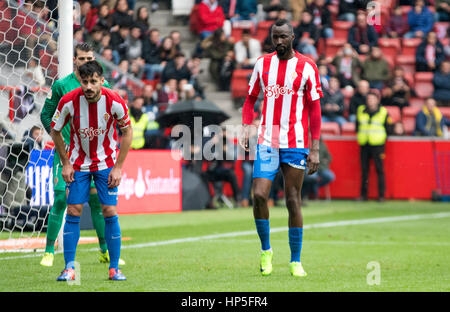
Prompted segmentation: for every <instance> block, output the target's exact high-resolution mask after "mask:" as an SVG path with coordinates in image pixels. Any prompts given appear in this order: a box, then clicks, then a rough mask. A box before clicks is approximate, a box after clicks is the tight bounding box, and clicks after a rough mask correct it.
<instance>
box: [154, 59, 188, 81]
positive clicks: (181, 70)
mask: <svg viewBox="0 0 450 312" xmlns="http://www.w3.org/2000/svg"><path fill="white" fill-rule="evenodd" d="M190 78H191V71H190V70H189V68H188V66H187V62H186V56H185V55H184V53H182V52H178V53H177V54H176V55H175V58H174V59H173V60H171V61H169V62H168V63H167V65H166V67H164V70H163V72H162V75H161V82H162V83H165V82H166V81H167V80H169V79H175V80H176V81H177V82H178V83H180V81H181V80H186V81H189V80H190Z"/></svg>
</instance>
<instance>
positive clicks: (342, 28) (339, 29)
mask: <svg viewBox="0 0 450 312" xmlns="http://www.w3.org/2000/svg"><path fill="white" fill-rule="evenodd" d="M353 24H354V23H353V22H347V21H335V22H334V23H333V32H334V38H336V39H345V40H347V38H348V31H349V29H350V28H351V27H352V26H353Z"/></svg>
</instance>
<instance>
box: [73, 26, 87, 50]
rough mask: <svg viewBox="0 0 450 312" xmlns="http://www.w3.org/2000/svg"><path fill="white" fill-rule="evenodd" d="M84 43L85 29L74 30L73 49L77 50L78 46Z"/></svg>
mask: <svg viewBox="0 0 450 312" xmlns="http://www.w3.org/2000/svg"><path fill="white" fill-rule="evenodd" d="M81 43H84V38H83V28H77V29H74V30H73V47H74V48H75V47H76V46H77V45H78V44H81Z"/></svg>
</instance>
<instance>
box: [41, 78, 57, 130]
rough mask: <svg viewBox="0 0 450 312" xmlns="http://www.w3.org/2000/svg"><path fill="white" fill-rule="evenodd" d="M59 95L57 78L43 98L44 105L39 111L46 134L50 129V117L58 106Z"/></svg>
mask: <svg viewBox="0 0 450 312" xmlns="http://www.w3.org/2000/svg"><path fill="white" fill-rule="evenodd" d="M61 96H62V95H61V92H60V87H59V81H58V80H57V81H55V83H54V84H53V85H52V88H51V91H50V93H49V95H48V96H47V98H46V99H45V103H44V107H43V108H42V112H41V122H42V125H43V126H44V129H45V131H47V133H48V134H50V131H51V130H52V127H51V123H52V118H53V115H54V114H55V111H56V109H57V108H58V103H59V101H60V100H61Z"/></svg>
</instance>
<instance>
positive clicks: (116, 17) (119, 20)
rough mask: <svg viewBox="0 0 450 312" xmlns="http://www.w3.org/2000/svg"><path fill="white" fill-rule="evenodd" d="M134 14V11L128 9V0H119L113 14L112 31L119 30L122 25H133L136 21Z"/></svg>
mask: <svg viewBox="0 0 450 312" xmlns="http://www.w3.org/2000/svg"><path fill="white" fill-rule="evenodd" d="M132 14H133V11H132V10H129V9H128V3H127V0H118V1H117V3H116V6H115V7H114V12H113V13H112V14H111V21H112V24H111V26H112V29H111V31H112V32H114V31H117V30H118V29H119V27H120V25H132V24H133V23H134V20H133V16H132Z"/></svg>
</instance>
